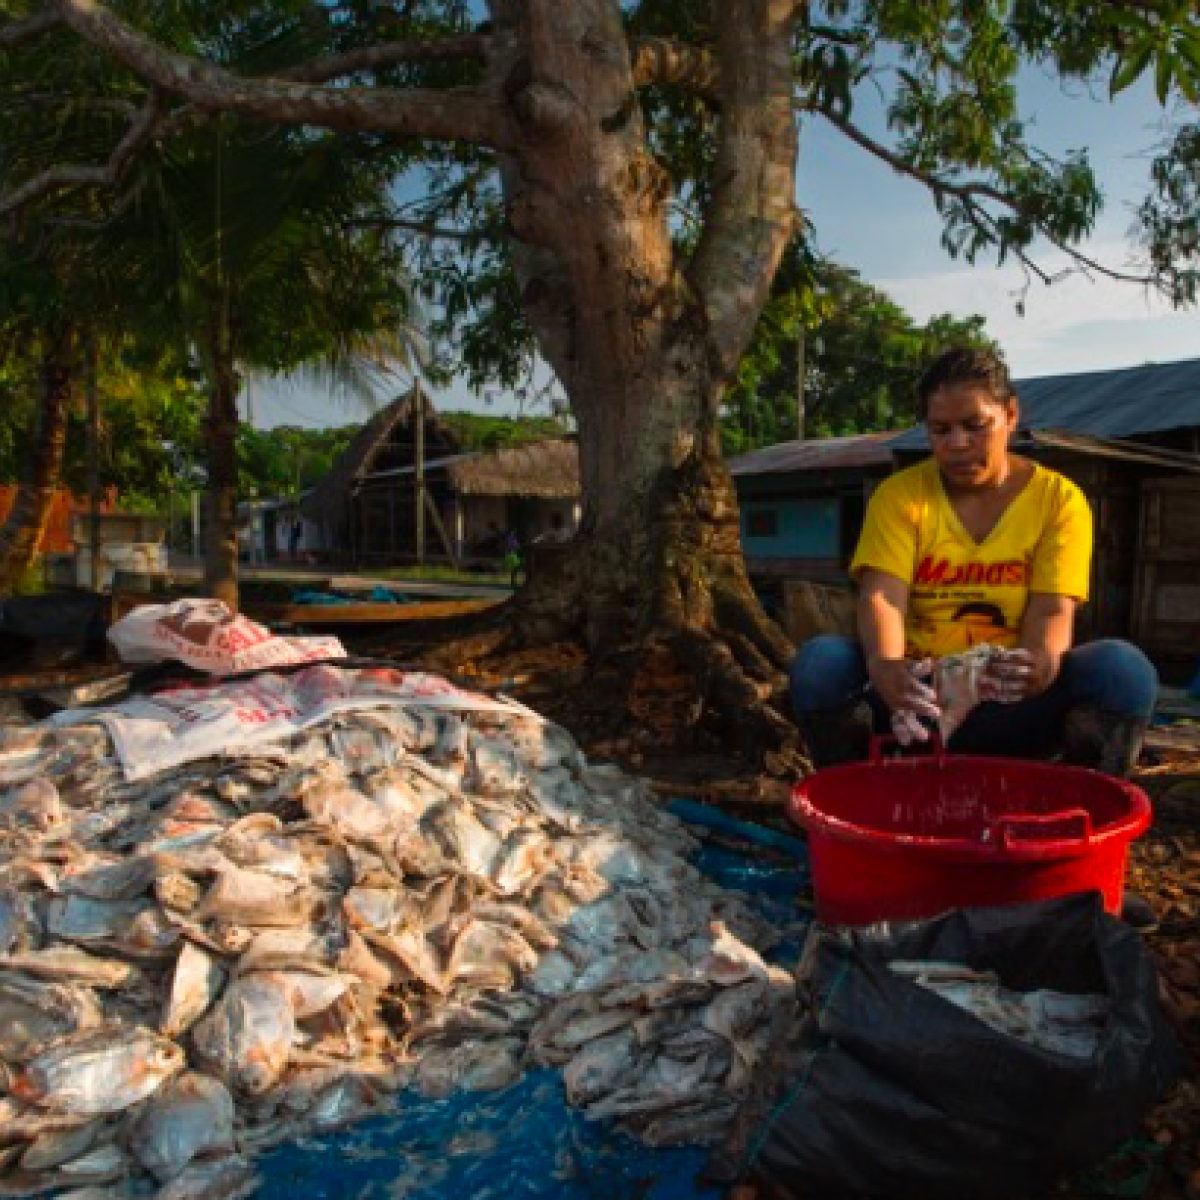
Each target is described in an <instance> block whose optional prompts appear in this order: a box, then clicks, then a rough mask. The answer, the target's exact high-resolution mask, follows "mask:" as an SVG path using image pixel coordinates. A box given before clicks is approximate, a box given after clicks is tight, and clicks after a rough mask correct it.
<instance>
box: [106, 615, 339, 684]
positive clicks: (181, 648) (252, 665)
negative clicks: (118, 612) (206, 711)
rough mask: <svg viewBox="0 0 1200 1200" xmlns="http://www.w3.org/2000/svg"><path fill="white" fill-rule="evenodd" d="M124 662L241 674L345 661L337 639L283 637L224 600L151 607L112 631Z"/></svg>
mask: <svg viewBox="0 0 1200 1200" xmlns="http://www.w3.org/2000/svg"><path fill="white" fill-rule="evenodd" d="M108 640H109V641H110V642H112V645H113V649H114V650H116V652H117V654H118V655H119V656H120V659H121V661H122V662H125V663H151V662H167V661H171V660H175V661H178V662H181V663H186V664H187V665H188V666H189V667H195V668H196V669H197V670H199V671H207V672H208V673H209V674H210V675H237V674H239V673H240V672H242V671H258V670H262V669H264V668H266V667H285V666H292V665H294V664H296V663H305V662H315V661H319V660H321V659H327V658H345V657H346V650H345V647H343V645H342V643H341V642H340V641H338V639H337V638H333V637H287V638H285V637H278V636H276V635H275V634H273V633H272V632H271V631H270V630H269V629H267V628H266V626H264V625H259V624H258V623H257V622H255V621H251V620H250V619H249V618H248V617H244V616H240V615H238V616H235V615H234V614H233V613H231V612H230V611H229V609H228V607H226V605H224V604H223V603H222V602H221V601H220V600H207V599H188V600H176V601H175V602H174V603H172V604H145V605H143V606H142V607H141V608H135V609H134V610H133V611H132V612H131V613H129V614H128V615H127V616H124V617H122V618H121V619H120V620H119V621H117V622H116V623H115V624H114V625H113V626H112V627H111V628H110V629H109V631H108Z"/></svg>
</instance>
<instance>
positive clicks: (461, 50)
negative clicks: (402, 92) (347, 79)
mask: <svg viewBox="0 0 1200 1200" xmlns="http://www.w3.org/2000/svg"><path fill="white" fill-rule="evenodd" d="M486 49H487V38H486V37H485V36H484V35H483V34H480V33H464V34H462V35H460V36H459V37H448V38H439V39H438V40H436V41H429V42H408V41H405V42H384V43H383V44H381V45H378V46H363V47H362V48H360V49H358V50H348V51H347V52H346V53H345V54H337V55H333V56H332V57H330V58H322V59H318V60H316V61H315V62H311V63H304V64H303V65H302V66H298V67H292V68H291V69H289V70H286V71H276V72H275V73H274V75H273V76H272V78H273V79H282V80H286V81H287V82H289V83H328V82H329V81H330V80H331V79H340V78H342V77H344V76H346V75H355V74H357V73H358V72H360V71H383V70H386V69H387V68H388V67H397V66H402V65H403V64H405V63H426V62H454V61H465V62H483V59H484V54H485V52H486Z"/></svg>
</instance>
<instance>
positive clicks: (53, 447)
mask: <svg viewBox="0 0 1200 1200" xmlns="http://www.w3.org/2000/svg"><path fill="white" fill-rule="evenodd" d="M79 367H80V359H79V340H78V337H77V336H76V331H75V330H74V329H71V328H69V327H58V328H53V329H49V330H47V331H46V333H45V335H44V342H43V348H42V396H41V404H40V406H39V409H38V416H37V433H36V436H35V439H34V445H33V453H32V454H31V456H30V458H29V465H28V469H27V471H26V474H25V478H24V479H23V480H22V482H21V485H20V487H19V488H18V490H17V497H16V501H15V503H14V504H13V507H12V511H11V512H10V513H9V514H8V519H7V520H6V521H5V523H4V526H3V528H0V595H9V594H11V593H12V592H13V590H14V589H15V588H16V586H17V584H18V582H19V581H20V579H21V577H22V576H23V575H24V574H25V573H26V572H27V571H28V570H29V567H30V565H31V564H32V563H33V560H34V557H35V555H36V554H37V551H38V547H39V545H40V544H41V540H42V535H43V534H44V533H45V531H46V523H47V521H48V520H49V517H50V509H51V506H52V505H53V503H54V495H55V493H56V492H57V490H58V486H59V482H60V480H61V477H62V462H63V452H64V450H65V448H66V444H67V418H68V416H69V415H70V412H71V405H72V403H73V401H74V398H75V388H76V386H77V385H78V382H79Z"/></svg>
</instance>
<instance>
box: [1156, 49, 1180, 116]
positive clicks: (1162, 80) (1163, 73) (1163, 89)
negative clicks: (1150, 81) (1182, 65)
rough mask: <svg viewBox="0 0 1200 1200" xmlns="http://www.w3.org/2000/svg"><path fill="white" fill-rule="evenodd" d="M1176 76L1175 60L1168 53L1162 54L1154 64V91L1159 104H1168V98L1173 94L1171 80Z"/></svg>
mask: <svg viewBox="0 0 1200 1200" xmlns="http://www.w3.org/2000/svg"><path fill="white" fill-rule="evenodd" d="M1174 74H1175V60H1174V59H1173V58H1171V56H1170V55H1169V54H1167V53H1166V51H1163V52H1161V53H1160V54H1159V56H1158V62H1156V63H1155V64H1154V91H1155V94H1156V95H1157V96H1158V102H1159V104H1166V102H1167V97H1168V96H1169V95H1170V94H1171V79H1172V77H1173V76H1174Z"/></svg>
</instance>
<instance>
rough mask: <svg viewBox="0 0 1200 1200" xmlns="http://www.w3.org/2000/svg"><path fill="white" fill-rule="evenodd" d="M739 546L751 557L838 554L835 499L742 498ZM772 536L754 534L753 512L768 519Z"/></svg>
mask: <svg viewBox="0 0 1200 1200" xmlns="http://www.w3.org/2000/svg"><path fill="white" fill-rule="evenodd" d="M741 507H742V550H743V551H744V552H745V553H746V554H747V555H750V556H752V557H754V558H837V557H838V554H839V547H840V544H841V543H840V537H839V533H840V530H839V512H840V507H841V506H840V502H839V501H838V500H785V499H780V500H743V501H742V506H741ZM770 513H774V514H775V533H774V535H773V536H761V535H759V536H755V535H752V534H751V533H750V530H751V529H753V528H755V525H756V524H758V523H759V522H758V521H757V520H756V514H761V518H765V519H766V520H767V521H769V520H770V518H769V515H768V514H770Z"/></svg>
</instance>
